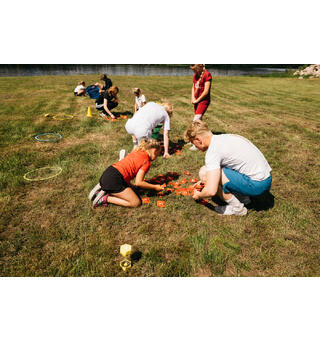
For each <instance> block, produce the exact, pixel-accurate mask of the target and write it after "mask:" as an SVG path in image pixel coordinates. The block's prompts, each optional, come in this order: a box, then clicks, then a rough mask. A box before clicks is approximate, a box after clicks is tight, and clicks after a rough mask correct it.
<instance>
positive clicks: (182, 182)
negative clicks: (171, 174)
mask: <svg viewBox="0 0 320 341" xmlns="http://www.w3.org/2000/svg"><path fill="white" fill-rule="evenodd" d="M186 182H188V180H187V179H183V180H181V181H180V183H181V184H182V185H184V184H185V183H186Z"/></svg>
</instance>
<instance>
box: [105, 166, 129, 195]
mask: <svg viewBox="0 0 320 341" xmlns="http://www.w3.org/2000/svg"><path fill="white" fill-rule="evenodd" d="M100 186H101V188H102V189H103V190H104V191H105V192H107V193H120V192H122V191H124V190H125V189H126V188H128V187H129V184H128V183H127V182H126V181H125V180H124V178H123V176H122V174H121V173H120V172H119V171H118V170H117V169H116V168H114V167H113V166H110V167H108V168H107V169H106V170H105V171H104V172H103V174H102V176H101V178H100Z"/></svg>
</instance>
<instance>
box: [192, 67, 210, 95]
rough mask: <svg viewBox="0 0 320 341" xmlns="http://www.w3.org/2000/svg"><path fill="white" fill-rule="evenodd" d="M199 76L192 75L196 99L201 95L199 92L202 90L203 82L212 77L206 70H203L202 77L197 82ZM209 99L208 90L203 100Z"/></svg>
mask: <svg viewBox="0 0 320 341" xmlns="http://www.w3.org/2000/svg"><path fill="white" fill-rule="evenodd" d="M200 76H201V75H200ZM200 76H198V75H197V74H195V75H194V76H193V79H192V81H193V88H194V98H195V99H197V98H199V97H200V96H201V94H202V93H203V91H204V84H205V82H208V81H210V80H211V79H212V76H211V73H210V72H209V71H208V70H204V73H203V77H202V78H201V81H200V83H199V79H200ZM205 100H207V101H209V100H210V92H209V93H208V95H207V96H206V97H205V98H204V99H203V101H205Z"/></svg>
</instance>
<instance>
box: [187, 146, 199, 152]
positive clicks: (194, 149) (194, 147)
mask: <svg viewBox="0 0 320 341" xmlns="http://www.w3.org/2000/svg"><path fill="white" fill-rule="evenodd" d="M189 150H192V151H193V152H195V151H196V150H198V148H197V147H196V146H195V145H193V146H192V147H191V148H189Z"/></svg>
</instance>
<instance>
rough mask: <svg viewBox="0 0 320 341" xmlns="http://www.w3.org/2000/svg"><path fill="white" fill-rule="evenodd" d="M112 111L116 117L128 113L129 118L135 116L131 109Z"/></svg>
mask: <svg viewBox="0 0 320 341" xmlns="http://www.w3.org/2000/svg"><path fill="white" fill-rule="evenodd" d="M112 113H113V115H114V116H116V117H119V116H120V115H126V116H128V118H131V117H132V116H133V112H131V111H124V112H119V111H113V112H112Z"/></svg>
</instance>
